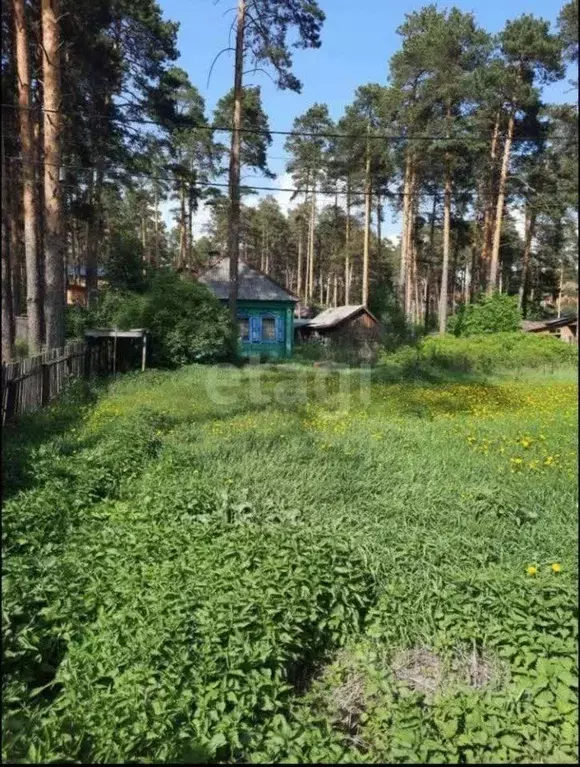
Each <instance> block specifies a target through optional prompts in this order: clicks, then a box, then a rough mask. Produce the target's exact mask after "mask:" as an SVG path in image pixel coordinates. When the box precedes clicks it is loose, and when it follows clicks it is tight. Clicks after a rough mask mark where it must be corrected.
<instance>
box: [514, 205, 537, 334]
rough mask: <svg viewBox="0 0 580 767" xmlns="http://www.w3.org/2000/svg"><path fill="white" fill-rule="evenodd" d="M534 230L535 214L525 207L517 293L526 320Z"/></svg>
mask: <svg viewBox="0 0 580 767" xmlns="http://www.w3.org/2000/svg"><path fill="white" fill-rule="evenodd" d="M535 228H536V213H535V211H530V210H529V208H528V207H527V206H526V212H525V236H524V251H523V253H522V275H521V282H520V289H519V291H518V306H519V308H520V310H521V312H522V316H523V318H524V319H525V318H526V310H527V302H528V271H529V266H530V256H531V254H532V240H533V238H534V231H535Z"/></svg>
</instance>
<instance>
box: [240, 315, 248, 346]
mask: <svg viewBox="0 0 580 767" xmlns="http://www.w3.org/2000/svg"><path fill="white" fill-rule="evenodd" d="M238 330H239V338H240V341H249V340H250V319H249V317H238Z"/></svg>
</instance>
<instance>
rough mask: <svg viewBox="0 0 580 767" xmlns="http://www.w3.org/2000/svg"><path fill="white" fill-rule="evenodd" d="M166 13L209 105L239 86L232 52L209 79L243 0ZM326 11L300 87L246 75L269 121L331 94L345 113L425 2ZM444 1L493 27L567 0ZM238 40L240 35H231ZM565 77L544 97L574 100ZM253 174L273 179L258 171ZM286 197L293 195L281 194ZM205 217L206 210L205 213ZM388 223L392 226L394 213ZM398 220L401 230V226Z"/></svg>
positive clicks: (300, 56)
mask: <svg viewBox="0 0 580 767" xmlns="http://www.w3.org/2000/svg"><path fill="white" fill-rule="evenodd" d="M158 1H159V4H160V6H161V8H162V9H163V12H164V15H165V16H166V18H168V19H171V20H172V21H178V22H179V23H180V29H179V37H178V47H179V50H180V52H181V57H180V59H179V62H178V64H179V66H181V67H182V68H183V69H185V70H186V71H187V73H188V74H189V77H190V80H191V81H192V83H193V84H194V85H196V86H197V88H198V89H199V91H200V93H201V94H202V96H203V97H204V98H205V100H206V106H207V108H208V110H209V111H211V110H212V109H213V107H214V106H215V104H216V102H217V100H218V99H219V98H220V97H221V96H222V95H223V94H224V93H225V92H226V91H227V90H229V89H230V88H231V86H232V81H233V54H232V53H229V52H226V53H223V54H222V55H221V56H220V57H219V59H218V61H217V62H216V64H215V66H214V68H213V71H212V74H211V79H210V81H209V85H208V82H207V80H208V75H209V70H210V67H211V64H212V61H213V60H214V57H215V56H216V54H217V53H219V51H220V50H221V49H222V48H225V47H227V46H228V45H230V43H229V42H228V36H229V29H230V25H231V23H232V21H233V19H234V16H235V13H234V11H233V10H231V9H232V8H233V7H234V6H235V5H236V4H237V3H236V0H218V1H217V2H216V0H158ZM319 4H320V6H321V7H322V8H323V10H324V12H325V13H326V21H325V23H324V28H323V31H322V46H321V48H319V49H318V50H307V51H301V50H298V51H296V52H295V54H294V72H295V74H296V75H297V77H298V78H299V79H300V80H301V81H302V84H303V88H302V92H301V93H300V94H295V93H291V92H289V91H278V90H277V89H276V88H275V86H274V84H273V83H272V82H271V80H270V79H269V78H268V77H267V76H266V75H264V74H256V75H254V76H252V75H248V76H247V77H246V82H247V83H252V84H258V85H260V86H261V87H262V99H263V103H264V106H265V109H266V112H267V114H268V115H269V118H270V127H271V128H272V129H277V130H289V129H291V127H292V121H293V120H294V118H295V117H296V116H298V115H300V114H302V113H303V112H304V111H305V110H306V109H307V108H308V107H309V106H310V105H311V104H313V103H314V102H316V101H321V102H326V103H327V104H328V106H329V109H330V113H331V116H332V117H333V118H334V119H338V118H339V117H340V115H341V113H342V111H343V109H344V107H345V106H346V105H347V104H348V103H349V102H350V101H351V100H352V98H353V95H354V92H355V90H356V88H357V87H358V86H359V85H362V84H364V83H369V82H378V83H383V84H384V83H386V78H387V71H388V61H389V58H390V57H391V55H392V54H393V53H394V52H395V51H396V50H397V49H398V48H399V44H400V42H399V41H400V38H399V36H398V35H397V33H396V30H397V27H398V26H399V25H400V24H401V23H402V22H403V20H404V17H405V14H406V13H409V12H411V11H413V10H418V9H419V8H421V7H422V6H424V5H426V4H427V3H426V2H409V0H399V2H393V1H392V0H319ZM437 5H438V6H439V7H441V8H445V7H451V6H453V5H455V6H457V7H458V8H460V9H462V10H463V11H472V12H473V13H474V14H475V17H476V19H477V21H478V22H479V24H480V25H481V26H483V27H484V28H485V29H487V30H488V31H490V32H498V31H499V30H500V29H501V28H502V27H503V25H504V24H505V22H506V20H507V19H508V18H515V17H516V16H519V15H520V14H522V13H533V14H535V15H537V16H541V17H543V18H545V19H546V20H548V21H550V22H551V23H553V24H554V23H555V21H556V18H557V16H558V13H559V11H560V8H561V6H562V5H563V0H485V1H484V0H477V1H476V0H456V2H455V3H453V2H450V3H437ZM232 40H233V38H232ZM569 88H570V86H569V85H568V84H567V83H566V82H562V83H558V84H555V85H553V86H550V89H549V91H548V92H547V93H546V94H545V98H546V99H547V100H550V101H566V100H572V99H573V98H574V94H573V93H571V92H568V93H566V91H567V90H569ZM283 145H284V138H283V137H275V139H274V143H273V144H272V147H271V150H270V153H269V155H270V157H271V160H270V167H271V169H272V170H273V171H274V172H275V173H277V174H279V176H278V179H277V180H275V181H273V182H271V184H272V185H274V186H280V185H282V186H288V185H289V182H288V179H287V178H286V179H285V178H284V170H285V160H284V159H280V158H282V157H283V156H284V154H285V153H284V148H283ZM247 180H248V182H251V181H254V183H257V184H259V183H261V184H262V185H267V184H268V183H270V182H268V181H265V182H260V181H259V180H258V179H257V178H255V177H254V176H253V177H252V178H249V177H248V179H247ZM276 196H277V198H278V200H279V201H280V203H281V204H284V203H287V202H288V198H289V195H288V194H284V193H279V194H278V195H276ZM202 219H203V215H202ZM386 223H387V230H388V229H389V226H388V224H389V221H387V222H386ZM393 224H394V230H396V228H397V226H396V225H395V222H393Z"/></svg>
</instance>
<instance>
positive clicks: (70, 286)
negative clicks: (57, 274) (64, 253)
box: [66, 264, 105, 306]
mask: <svg viewBox="0 0 580 767" xmlns="http://www.w3.org/2000/svg"><path fill="white" fill-rule="evenodd" d="M104 276H105V270H104V269H103V268H102V267H99V269H98V270H97V284H98V286H99V287H101V286H102V285H103V277H104ZM66 302H67V304H80V305H81V306H86V305H87V268H86V266H73V265H71V264H69V266H68V268H67V283H66Z"/></svg>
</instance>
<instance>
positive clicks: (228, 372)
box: [3, 341, 577, 763]
mask: <svg viewBox="0 0 580 767" xmlns="http://www.w3.org/2000/svg"><path fill="white" fill-rule="evenodd" d="M430 344H434V345H435V347H436V348H437V349H438V350H439V351H438V354H439V355H441V354H443V351H442V348H443V349H444V348H446V347H445V344H446V342H445V341H444V342H443V347H442V346H441V345H440V343H439V342H438V341H433V342H432V341H428V342H426V344H425V345H426V347H427V348H429V345H430ZM561 346H562V347H564V348H565V345H564V344H562V345H561ZM431 348H433V347H431ZM454 348H457V347H454ZM438 359H440V357H438ZM403 367H404V365H403ZM373 375H374V378H373V377H372V376H370V377H369V376H367V377H365V376H366V373H364V371H363V374H361V373H360V371H355V370H350V371H349V370H345V371H324V370H317V369H312V368H306V367H303V366H300V365H295V366H292V365H290V366H285V365H278V366H274V365H272V366H248V367H246V368H243V369H236V368H233V367H232V368H230V367H223V368H218V367H213V368H207V367H206V368H204V367H201V366H191V367H188V368H184V369H182V370H180V371H177V372H172V373H170V372H157V371H149V372H147V373H145V374H143V375H140V376H137V375H130V376H127V377H125V378H124V379H122V380H119V381H117V382H115V383H112V384H111V385H110V386H109V388H108V389H107V391H103V392H102V393H101V394H100V395H99V398H98V400H97V401H96V403H95V404H94V405H89V406H81V403H79V406H78V409H75V411H74V412H75V418H65V415H64V411H63V408H62V404H61V405H59V406H57V407H56V408H55V409H54V410H52V409H49V410H47V411H45V412H44V413H43V414H40V415H39V417H41V418H43V419H44V421H43V432H42V433H43V436H42V438H40V439H39V438H38V432H35V430H34V428H33V427H34V424H35V423H38V422H35V421H34V419H33V418H32V417H31V418H28V419H25V420H24V421H23V422H22V424H21V426H22V429H21V430H20V431H19V432H18V431H16V430H12V431H11V432H9V434H8V435H7V436H8V438H7V440H6V445H5V454H6V456H7V459H8V461H7V464H6V466H5V478H4V479H5V483H6V485H7V492H8V496H7V500H6V503H5V507H4V512H3V513H4V518H3V523H4V525H3V527H4V529H3V547H4V565H5V569H4V583H3V585H4V593H3V611H4V612H3V628H4V650H3V651H4V688H3V692H4V695H3V724H4V726H3V756H4V758H5V759H6V760H7V761H29V762H46V761H70V760H74V761H80V762H109V761H112V762H129V761H133V762H134V761H157V762H159V761H161V762H178V761H182V762H190V763H191V762H203V761H205V762H207V761H214V762H229V761H242V762H264V761H266V762H268V761H271V762H282V761H286V762H295V763H296V762H297V763H309V762H312V763H314V762H327V763H328V762H340V761H354V762H365V763H368V762H379V763H380V762H401V761H404V762H421V761H433V762H450V763H458V762H465V763H470V762H471V763H481V762H488V761H500V762H502V761H503V762H506V763H513V762H514V761H515V762H520V761H523V762H526V761H531V762H537V761H540V762H541V761H560V762H562V761H564V762H572V761H574V760H575V757H576V756H577V736H576V723H577V713H576V706H575V702H574V689H575V685H576V682H577V666H576V636H577V612H576V611H577V601H576V577H577V551H576V545H575V537H576V523H577V486H576V459H577V453H576V436H577V434H576V415H577V406H576V393H577V392H576V386H575V383H574V371H573V369H568V373H567V374H566V375H561V376H558V377H555V376H551V375H544V374H541V373H538V374H536V376H535V377H534V380H527V379H526V377H522V376H512V377H511V378H507V379H505V380H499V379H498V380H492V379H490V378H489V377H485V378H483V377H480V378H478V377H477V376H474V375H471V377H469V376H463V378H462V377H461V376H455V377H454V376H451V375H450V376H449V377H448V380H446V381H445V380H443V378H444V375H443V374H442V375H441V377H440V379H439V380H438V381H436V382H435V383H429V382H428V381H425V380H417V381H414V380H405V378H404V377H399V378H398V380H394V381H392V380H389V377H388V376H385V375H382V373H381V370H380V369H377V370H376V371H374V374H373ZM75 408H76V406H75ZM51 417H53V418H54V419H55V421H56V422H55V424H52V425H51V423H50V419H51ZM35 434H36V437H35V436H34V435H35ZM407 651H409V652H407ZM419 652H420V653H422V655H421V657H426V658H428V659H430V662H431V663H432V664H433V665H434V667H435V666H436V667H437V668H439V665H437V664H440V667H441V669H448V672H446V674H447V676H445V675H443V672H442V676H441V679H443V678H445V680H446V682H445V684H443V683H442V682H441V680H439V681H438V682H437V684H436V685H435V688H434V690H433V691H432V693H431V692H430V691H429V690H430V688H429V685H434V684H435V683H434V682H433V678H432V677H428V678H427V679H426V681H425V671H423V672H422V673H423V677H424V678H423V679H422V684H423V688H421V687H420V686H419V687H417V685H416V684H415V683H412V684H411V683H409V681H408V677H409V674H411V675H413V674H415V675H416V673H417V669H416V668H414V667H412V666H410V667H409V668H406V669H404V670H405V673H406V676H405V679H406V680H407V681H405V679H403V676H402V675H401V674H400V673H399V671H400V665H401V661H400V659H401V658H408V657H415V656H417V654H418V653H419ZM405 653H406V654H405ZM413 653H414V655H413ZM465 658H467V659H468V660H469V662H468V664H467V665H465V663H466V662H465V661H464V660H462V659H465ZM462 663H463V666H462V665H461V664H462ZM458 664H459V666H458ZM473 667H475V668H477V669H479V670H483V671H485V674H483V671H482V673H481V676H482V678H483V677H485V678H484V682H483V683H482V684H481V685H479V684H475V682H474V681H473V680H474V679H475V676H473V674H471V672H469V673H470V674H471V676H470V675H467V676H465V674H463V671H464V670H465V669H472V668H473ZM462 674H463V675H462ZM427 676H428V675H427ZM413 685H415V686H413Z"/></svg>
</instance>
